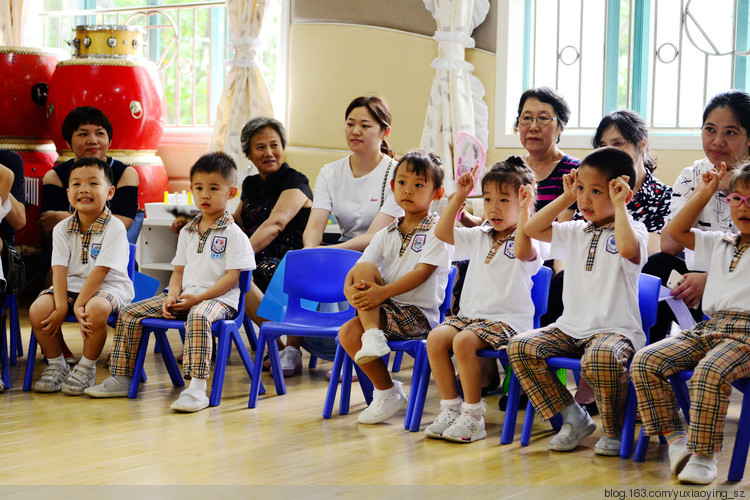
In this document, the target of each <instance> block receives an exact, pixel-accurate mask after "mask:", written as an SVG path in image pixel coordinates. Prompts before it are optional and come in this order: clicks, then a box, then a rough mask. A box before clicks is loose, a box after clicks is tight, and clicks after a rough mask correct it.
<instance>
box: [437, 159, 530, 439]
mask: <svg viewBox="0 0 750 500" xmlns="http://www.w3.org/2000/svg"><path fill="white" fill-rule="evenodd" d="M476 168H478V166H477V167H476ZM476 168H475V170H476ZM472 175H473V172H472V173H469V174H464V175H462V176H461V177H459V178H458V179H457V181H456V194H455V195H454V196H453V198H452V199H451V201H450V203H449V204H448V207H447V208H446V209H445V211H444V212H443V216H442V217H441V218H440V221H439V222H438V224H437V226H436V227H435V236H437V237H438V238H439V239H441V240H443V241H444V242H446V243H448V244H452V245H455V257H454V259H455V260H465V259H470V261H469V267H468V270H467V273H466V281H465V283H464V289H463V294H462V297H461V302H460V306H461V307H460V314H459V316H458V317H456V318H453V319H450V320H448V321H446V322H444V323H443V324H442V325H440V326H438V327H437V328H435V329H434V330H432V332H430V335H429V336H428V337H427V353H428V355H429V358H430V366H431V367H432V371H433V373H434V375H435V383H436V384H437V387H438V391H439V392H440V414H439V415H438V417H437V418H436V419H435V422H433V423H432V424H431V425H430V426H428V427H427V429H425V434H426V435H427V436H429V437H433V438H441V437H442V438H445V439H448V440H450V441H456V442H459V443H469V442H471V441H477V440H479V439H484V438H485V436H486V435H487V433H486V432H485V429H484V418H483V417H482V414H483V413H484V410H485V404H484V402H483V401H482V399H481V369H480V364H479V358H478V357H477V351H479V350H481V349H488V348H491V349H496V350H499V349H502V348H504V347H505V345H506V344H507V343H508V340H509V339H510V337H512V336H513V335H515V334H516V332H525V331H528V330H529V329H531V328H533V315H534V304H533V303H532V301H531V276H532V275H534V274H535V273H536V272H537V271H538V270H539V268H540V267H541V265H542V259H541V258H540V256H539V251H538V247H537V245H538V243H537V242H533V241H532V240H531V239H530V238H529V237H528V236H526V235H525V234H524V232H523V225H524V224H525V223H526V221H527V220H528V219H529V212H530V210H531V207H532V206H533V204H534V187H533V185H534V172H532V171H531V169H530V168H529V167H528V166H526V165H525V164H524V162H523V160H522V159H521V158H518V157H510V158H508V159H507V160H505V161H503V162H500V163H497V164H495V165H494V166H493V167H492V168H491V169H490V171H489V172H487V173H486V174H485V175H484V178H483V179H482V196H483V197H484V214H485V216H486V218H487V224H485V225H483V226H480V227H474V228H454V221H455V220H456V215H457V214H458V212H459V210H460V209H461V206H462V205H463V203H464V202H465V201H466V197H467V196H468V195H469V193H471V191H472V189H474V181H473V178H472ZM516 227H518V230H516ZM451 350H452V351H453V353H454V355H455V356H456V360H457V362H458V371H459V373H460V374H461V385H462V387H463V391H464V397H465V398H466V400H465V401H461V398H459V397H458V394H457V392H456V379H455V374H454V372H453V363H452V362H451V354H450V352H451Z"/></svg>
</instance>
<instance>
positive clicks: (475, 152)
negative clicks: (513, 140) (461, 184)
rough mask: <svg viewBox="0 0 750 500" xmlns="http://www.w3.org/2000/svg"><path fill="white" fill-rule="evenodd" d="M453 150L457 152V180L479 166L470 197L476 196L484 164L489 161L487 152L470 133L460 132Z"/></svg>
mask: <svg viewBox="0 0 750 500" xmlns="http://www.w3.org/2000/svg"><path fill="white" fill-rule="evenodd" d="M453 150H454V151H455V152H456V167H455V174H456V179H458V178H459V177H461V176H462V175H463V174H465V173H467V172H471V171H472V169H473V168H474V167H475V166H476V165H479V168H478V169H477V171H476V172H475V173H474V189H473V190H472V191H471V194H470V195H469V196H473V195H474V194H476V192H477V189H478V186H479V180H480V179H481V177H482V174H483V173H484V164H485V162H486V161H487V151H486V150H485V149H484V146H483V145H482V143H481V142H479V139H477V138H476V137H474V136H473V135H471V134H470V133H468V132H458V133H457V134H456V139H455V141H454V143H453Z"/></svg>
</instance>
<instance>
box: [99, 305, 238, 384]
mask: <svg viewBox="0 0 750 500" xmlns="http://www.w3.org/2000/svg"><path fill="white" fill-rule="evenodd" d="M166 297H167V294H166V293H162V294H161V295H157V296H156V297H151V298H150V299H145V300H142V301H140V302H136V303H134V304H130V305H129V306H126V307H125V308H123V310H122V311H121V312H120V316H119V318H118V319H117V329H116V330H115V340H114V344H115V346H114V350H113V351H112V359H111V361H110V372H111V373H112V375H120V376H128V377H132V376H133V368H134V366H135V358H136V355H137V354H138V343H139V342H140V340H141V334H142V333H143V328H142V327H141V320H142V319H144V318H161V317H162V314H161V309H162V306H163V305H164V301H165V300H166ZM235 312H236V311H235V310H234V309H233V308H232V307H229V306H228V305H226V304H224V303H223V302H221V301H219V300H216V299H211V300H204V301H203V302H199V303H198V304H196V305H195V306H193V308H192V309H190V312H189V313H188V314H187V321H185V350H184V357H183V363H182V369H183V373H184V375H185V378H186V379H189V378H201V379H207V378H208V375H209V373H210V372H211V349H212V348H213V342H212V341H211V324H212V323H213V322H214V321H219V320H222V319H227V318H231V317H232V316H234V314H235Z"/></svg>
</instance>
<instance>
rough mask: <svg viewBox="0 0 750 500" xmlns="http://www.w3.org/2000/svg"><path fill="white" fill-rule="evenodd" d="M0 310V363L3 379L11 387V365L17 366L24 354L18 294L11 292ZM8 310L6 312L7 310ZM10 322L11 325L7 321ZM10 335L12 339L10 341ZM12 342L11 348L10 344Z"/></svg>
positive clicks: (6, 296) (6, 385)
mask: <svg viewBox="0 0 750 500" xmlns="http://www.w3.org/2000/svg"><path fill="white" fill-rule="evenodd" d="M2 300H3V302H2V309H3V310H2V311H0V335H2V339H0V364H2V380H3V384H4V385H5V387H6V388H9V387H10V366H16V363H17V362H18V357H20V356H23V341H22V339H21V320H20V318H19V317H18V304H17V302H16V295H15V294H13V293H9V294H7V295H5V297H4V298H3V299H2ZM6 310H7V311H8V313H7V314H5V311H6ZM7 322H10V324H9V325H7V328H6V323H7ZM8 336H10V341H8ZM9 344H10V350H9V349H8V345H9Z"/></svg>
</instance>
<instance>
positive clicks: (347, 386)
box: [331, 345, 369, 415]
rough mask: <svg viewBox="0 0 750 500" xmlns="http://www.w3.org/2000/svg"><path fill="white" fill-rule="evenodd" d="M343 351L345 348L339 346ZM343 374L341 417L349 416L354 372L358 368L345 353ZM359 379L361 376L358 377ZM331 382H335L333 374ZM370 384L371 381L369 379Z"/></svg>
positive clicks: (340, 402)
mask: <svg viewBox="0 0 750 500" xmlns="http://www.w3.org/2000/svg"><path fill="white" fill-rule="evenodd" d="M338 348H339V349H341V350H342V351H344V348H343V347H341V346H340V345H339V347H338ZM342 363H343V365H344V368H343V370H344V371H343V374H342V375H341V393H340V395H339V415H348V414H349V403H350V401H351V395H352V370H353V369H354V367H355V366H356V365H355V364H354V361H352V358H350V357H349V355H348V354H347V353H346V351H344V355H343V362H342ZM357 376H358V377H359V375H357ZM331 380H333V374H331ZM359 380H360V381H361V380H362V378H361V377H360V378H359ZM367 381H368V382H369V379H367Z"/></svg>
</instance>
